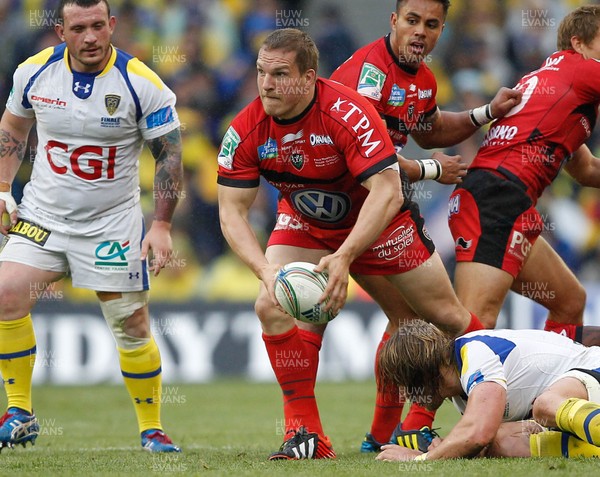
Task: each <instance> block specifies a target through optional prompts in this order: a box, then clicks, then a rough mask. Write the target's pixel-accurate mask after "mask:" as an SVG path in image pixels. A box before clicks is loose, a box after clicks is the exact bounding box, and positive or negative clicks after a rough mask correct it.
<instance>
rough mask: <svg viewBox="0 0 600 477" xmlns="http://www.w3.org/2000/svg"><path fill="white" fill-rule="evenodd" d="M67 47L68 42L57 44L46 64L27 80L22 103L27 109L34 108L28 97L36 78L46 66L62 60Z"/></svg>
mask: <svg viewBox="0 0 600 477" xmlns="http://www.w3.org/2000/svg"><path fill="white" fill-rule="evenodd" d="M66 48H67V44H66V43H61V44H60V45H57V46H55V47H54V52H53V53H52V54H51V55H50V57H49V58H48V61H46V63H45V64H44V65H42V67H41V68H40V69H39V70H37V72H36V73H35V74H34V75H33V76H32V77H31V78H29V81H27V86H25V90H24V91H23V99H22V100H21V105H22V106H23V107H24V108H25V109H31V108H32V106H31V103H30V102H29V100H28V99H27V95H28V94H29V90H30V89H31V87H32V86H33V83H35V80H36V79H38V77H39V76H40V75H41V74H42V72H43V71H44V70H45V69H46V68H48V67H49V66H50V65H52V64H54V63H56V62H57V61H60V60H62V58H63V57H64V56H65V49H66Z"/></svg>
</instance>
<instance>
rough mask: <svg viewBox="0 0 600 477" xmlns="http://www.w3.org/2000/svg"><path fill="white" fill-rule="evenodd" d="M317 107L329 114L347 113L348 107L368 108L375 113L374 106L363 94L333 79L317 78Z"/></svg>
mask: <svg viewBox="0 0 600 477" xmlns="http://www.w3.org/2000/svg"><path fill="white" fill-rule="evenodd" d="M317 94H318V104H319V108H320V109H321V111H323V112H327V113H329V114H330V115H335V114H336V113H337V114H347V113H348V111H349V110H350V109H353V108H354V109H361V110H365V109H368V110H369V111H372V112H373V113H374V114H376V115H377V111H376V110H375V107H374V106H373V105H372V104H371V103H370V102H369V100H367V99H366V98H365V97H364V96H363V95H361V94H360V93H358V92H357V91H356V90H354V89H352V88H349V87H348V86H346V85H344V84H341V83H339V82H337V81H335V80H331V79H326V78H319V79H318V80H317Z"/></svg>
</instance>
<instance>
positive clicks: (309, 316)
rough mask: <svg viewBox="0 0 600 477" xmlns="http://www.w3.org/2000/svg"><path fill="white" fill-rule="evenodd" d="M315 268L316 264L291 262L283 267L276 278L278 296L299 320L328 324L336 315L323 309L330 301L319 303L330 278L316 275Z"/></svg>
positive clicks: (283, 305) (282, 304)
mask: <svg viewBox="0 0 600 477" xmlns="http://www.w3.org/2000/svg"><path fill="white" fill-rule="evenodd" d="M315 267H316V265H315V264H314V263H308V262H291V263H288V264H287V265H285V266H283V267H281V268H280V269H279V271H278V272H277V275H276V276H275V297H276V298H277V301H278V302H279V304H280V305H281V307H282V308H283V309H284V310H285V311H286V312H287V313H288V314H290V315H291V316H293V317H294V318H296V319H297V320H300V321H303V322H305V323H312V324H315V325H324V324H325V323H329V322H330V321H331V320H333V319H334V318H335V314H334V313H333V311H329V312H326V311H324V310H323V307H324V306H325V304H326V302H324V303H319V298H321V295H323V291H324V290H325V287H326V286H327V279H328V276H327V274H326V273H324V272H315V271H314V269H315Z"/></svg>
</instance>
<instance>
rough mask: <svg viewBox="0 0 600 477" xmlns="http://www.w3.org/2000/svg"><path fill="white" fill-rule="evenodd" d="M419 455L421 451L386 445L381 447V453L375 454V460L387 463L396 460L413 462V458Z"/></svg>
mask: <svg viewBox="0 0 600 477" xmlns="http://www.w3.org/2000/svg"><path fill="white" fill-rule="evenodd" d="M421 454H422V452H421V451H418V450H413V449H409V448H408V447H402V446H397V445H396V444H386V445H384V446H381V452H380V453H379V454H377V457H375V459H377V460H383V461H387V462H391V461H396V460H413V459H414V458H415V457H417V456H418V455H421Z"/></svg>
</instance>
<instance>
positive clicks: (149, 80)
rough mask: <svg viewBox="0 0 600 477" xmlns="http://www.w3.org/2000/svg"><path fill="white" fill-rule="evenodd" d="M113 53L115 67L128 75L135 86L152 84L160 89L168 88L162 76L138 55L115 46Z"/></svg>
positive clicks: (112, 59) (124, 74)
mask: <svg viewBox="0 0 600 477" xmlns="http://www.w3.org/2000/svg"><path fill="white" fill-rule="evenodd" d="M113 48H114V47H113ZM113 55H114V58H111V61H114V64H113V66H114V68H116V69H117V70H118V71H119V72H120V73H121V74H122V75H123V76H126V77H127V78H128V79H129V80H130V81H131V82H132V84H134V86H138V85H139V86H141V85H152V86H153V87H154V88H156V89H158V90H160V91H162V90H163V89H165V88H166V86H165V84H164V83H163V81H162V79H161V78H160V76H158V74H157V73H156V72H154V71H153V70H152V69H151V68H150V67H149V66H147V65H146V64H145V63H143V62H142V61H141V60H139V59H138V58H137V57H135V56H133V55H130V54H129V53H127V52H125V51H123V50H120V49H118V48H114V51H113Z"/></svg>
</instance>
